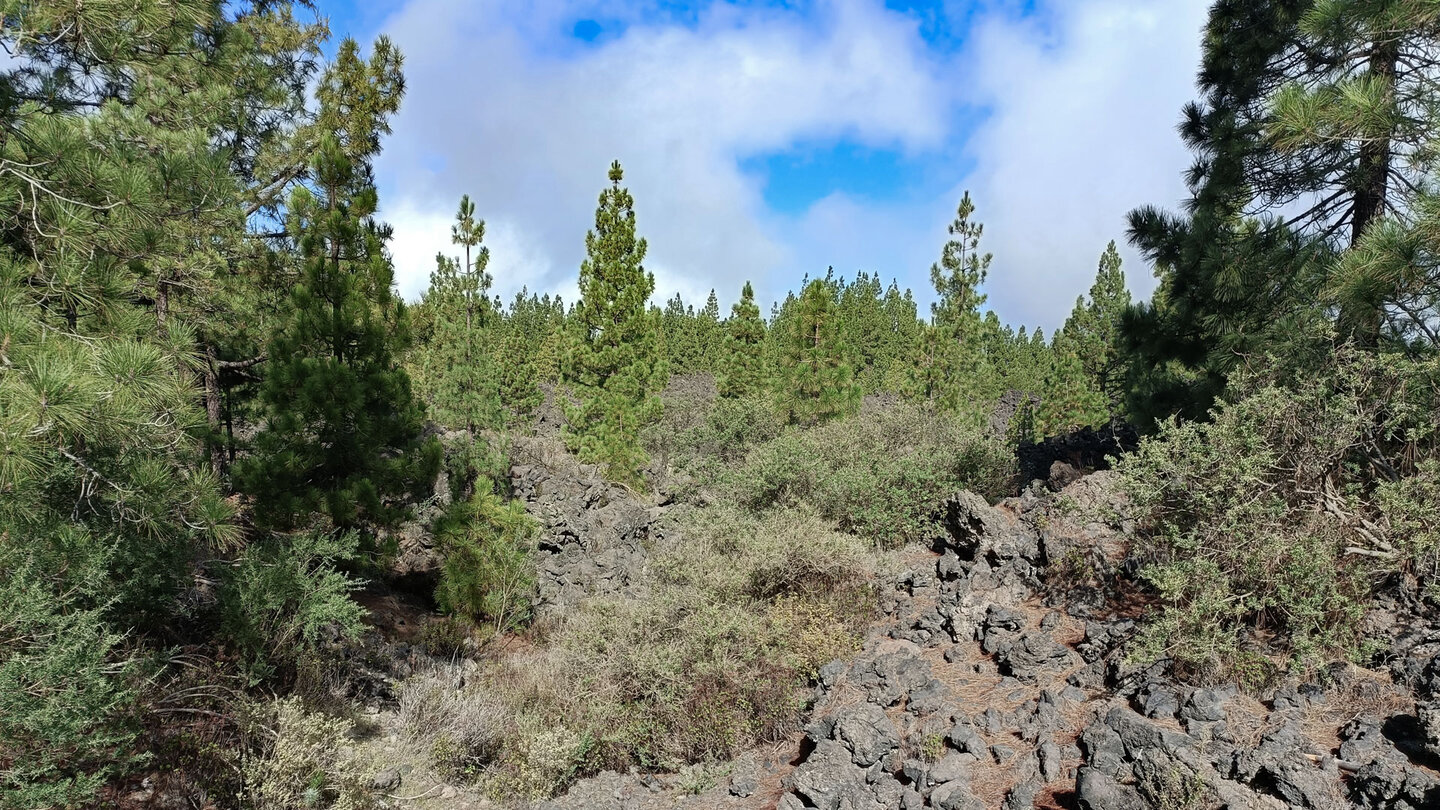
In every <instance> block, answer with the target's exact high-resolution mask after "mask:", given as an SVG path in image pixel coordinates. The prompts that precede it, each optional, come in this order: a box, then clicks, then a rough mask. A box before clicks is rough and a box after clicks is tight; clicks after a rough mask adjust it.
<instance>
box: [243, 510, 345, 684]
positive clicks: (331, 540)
mask: <svg viewBox="0 0 1440 810" xmlns="http://www.w3.org/2000/svg"><path fill="white" fill-rule="evenodd" d="M358 547H359V539H358V537H357V536H356V535H355V533H354V532H343V533H338V534H336V533H327V532H307V533H301V534H296V535H291V536H288V537H285V538H283V539H271V540H264V541H260V542H257V543H255V544H253V545H251V546H250V547H248V548H246V549H245V552H244V553H243V554H241V555H240V558H239V559H238V560H236V561H235V563H234V565H233V566H232V567H230V568H229V569H228V570H226V572H225V576H224V580H223V582H222V585H221V591H220V599H219V606H220V607H219V609H220V630H221V634H222V636H223V637H224V638H226V639H228V640H229V641H230V642H231V643H233V644H234V645H235V647H236V649H237V650H238V651H239V652H240V653H241V655H242V657H243V660H244V662H245V665H246V667H247V668H248V669H249V671H250V674H251V676H252V677H253V678H265V677H268V676H270V675H272V674H275V673H276V672H277V671H283V670H288V669H292V668H293V667H294V666H295V664H296V663H297V662H298V661H299V658H300V656H301V655H302V654H303V653H305V652H306V651H309V650H313V649H315V648H316V647H317V645H319V643H320V642H321V640H322V638H323V637H324V635H325V634H326V633H327V632H333V633H334V634H335V639H336V640H339V639H342V638H347V637H355V636H358V635H359V632H360V620H361V618H362V617H363V616H364V615H365V611H364V608H362V607H360V606H359V605H358V604H356V603H355V602H354V601H353V600H352V599H351V598H350V593H351V591H353V590H355V588H356V587H358V586H359V585H360V583H359V582H358V581H357V580H354V579H352V578H350V577H349V576H347V575H346V574H344V573H342V572H341V571H340V570H339V568H340V566H343V565H346V564H347V563H350V562H351V561H353V560H354V559H355V557H356V554H357V551H358Z"/></svg>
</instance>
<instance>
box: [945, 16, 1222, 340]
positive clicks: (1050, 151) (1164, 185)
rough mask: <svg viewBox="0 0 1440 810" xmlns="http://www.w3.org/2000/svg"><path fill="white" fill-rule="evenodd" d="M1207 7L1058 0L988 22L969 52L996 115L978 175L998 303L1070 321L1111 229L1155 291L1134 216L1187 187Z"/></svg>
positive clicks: (981, 138) (1139, 288) (1023, 318)
mask: <svg viewBox="0 0 1440 810" xmlns="http://www.w3.org/2000/svg"><path fill="white" fill-rule="evenodd" d="M1208 5H1209V3H1208V0H1184V1H1183V2H1177V0H1057V2H1056V3H1055V4H1054V8H1053V9H1050V10H1047V11H1045V12H1043V13H1042V15H1041V17H1040V18H1039V20H1038V21H1037V20H1031V21H1018V22H1017V21H1015V20H1013V19H1012V20H994V21H989V22H982V23H981V24H980V26H979V28H978V29H977V31H976V32H975V39H974V40H973V44H972V47H973V50H972V51H971V53H970V63H971V64H972V65H973V70H974V72H973V74H972V75H973V77H974V79H975V91H976V94H977V95H976V100H977V101H979V102H981V103H983V104H986V105H988V106H991V107H992V108H993V114H992V115H991V116H990V117H989V118H988V119H987V121H986V123H985V124H984V125H982V126H981V128H980V129H979V131H978V132H977V133H976V134H975V136H974V137H973V138H972V139H971V141H970V143H969V151H970V153H971V154H972V155H973V156H974V158H975V159H976V160H977V161H978V166H977V170H976V172H975V174H974V176H973V177H972V178H968V179H967V181H966V183H967V185H968V186H969V187H970V188H972V189H973V190H974V195H975V197H976V201H977V206H978V207H979V210H978V212H977V216H978V217H979V218H980V219H981V220H982V221H983V222H985V225H986V240H987V244H988V247H989V249H990V250H992V251H993V252H994V253H995V255H996V259H995V264H994V266H993V269H992V272H991V282H990V285H989V287H990V305H991V306H992V307H994V308H995V309H996V311H997V312H999V313H1000V314H1001V315H1002V316H1004V317H1005V318H1006V319H1008V320H1010V321H1012V322H1016V323H1032V324H1034V323H1040V324H1042V325H1044V326H1045V327H1046V328H1047V329H1053V328H1054V327H1056V326H1058V325H1059V324H1060V323H1062V322H1063V321H1064V319H1065V316H1066V315H1068V314H1069V311H1070V308H1071V306H1072V305H1073V304H1074V301H1075V297H1076V296H1077V295H1079V294H1081V293H1083V292H1086V291H1088V289H1089V286H1090V281H1091V280H1092V279H1093V277H1094V273H1095V267H1096V263H1097V260H1098V259H1099V257H1100V253H1101V252H1102V251H1103V250H1104V248H1105V244H1106V243H1107V242H1108V241H1109V240H1111V239H1114V240H1116V242H1117V243H1118V244H1120V245H1121V246H1122V255H1123V256H1124V257H1125V259H1126V262H1125V265H1126V278H1127V280H1128V282H1129V284H1130V288H1131V290H1132V291H1133V292H1135V293H1137V294H1139V295H1142V296H1148V295H1149V294H1150V292H1151V291H1152V290H1153V288H1154V278H1153V277H1152V276H1151V273H1150V268H1149V266H1148V265H1146V264H1145V263H1144V262H1143V260H1142V259H1141V258H1140V257H1139V256H1138V255H1137V254H1135V252H1134V251H1132V250H1130V249H1129V247H1128V245H1126V244H1125V239H1124V236H1125V233H1124V229H1125V221H1124V215H1125V213H1126V212H1127V211H1129V210H1130V209H1132V208H1136V207H1138V206H1141V205H1145V204H1149V203H1156V204H1161V205H1164V206H1166V207H1173V206H1174V205H1175V204H1177V203H1178V202H1179V201H1180V200H1181V199H1182V198H1183V196H1184V193H1185V188H1184V184H1183V183H1182V181H1181V176H1180V175H1181V172H1182V171H1183V169H1184V168H1185V167H1186V166H1187V165H1188V164H1189V161H1190V158H1189V157H1188V155H1187V153H1186V152H1185V149H1184V147H1183V145H1182V144H1181V142H1180V139H1179V136H1178V135H1177V134H1176V132H1175V124H1176V123H1177V122H1178V121H1179V117H1180V107H1181V106H1182V105H1183V104H1184V103H1185V102H1186V101H1188V100H1190V99H1191V98H1193V97H1194V77H1195V71H1196V68H1197V67H1198V65H1199V62H1200V30H1201V28H1202V26H1203V25H1204V22H1205V16H1206V9H1207V7H1208ZM1042 24H1043V26H1044V27H1043V29H1042V27H1041V25H1042ZM956 196H957V198H958V194H957V195H956Z"/></svg>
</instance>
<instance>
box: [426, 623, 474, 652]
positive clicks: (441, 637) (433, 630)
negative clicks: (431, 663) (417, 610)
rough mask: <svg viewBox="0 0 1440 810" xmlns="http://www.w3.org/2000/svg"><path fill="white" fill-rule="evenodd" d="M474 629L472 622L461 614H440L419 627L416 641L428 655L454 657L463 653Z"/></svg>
mask: <svg viewBox="0 0 1440 810" xmlns="http://www.w3.org/2000/svg"><path fill="white" fill-rule="evenodd" d="M474 630H475V626H474V624H472V623H471V622H470V620H469V619H467V618H465V617H463V616H442V617H440V618H437V619H432V620H431V621H430V622H428V623H426V625H425V626H424V627H423V628H421V630H420V637H419V639H418V641H419V644H420V646H421V647H423V648H425V651H426V652H428V653H429V654H430V655H432V656H434V657H436V658H451V659H454V658H459V657H460V656H462V655H464V654H465V652H466V650H467V648H468V647H469V643H470V640H471V638H472V637H473V636H472V633H473V632H474Z"/></svg>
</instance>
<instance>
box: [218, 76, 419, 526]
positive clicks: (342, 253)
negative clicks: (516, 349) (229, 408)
mask: <svg viewBox="0 0 1440 810" xmlns="http://www.w3.org/2000/svg"><path fill="white" fill-rule="evenodd" d="M377 58H378V54H377ZM355 92H357V93H358V92H360V88H356V89H355ZM315 174H316V185H317V193H312V192H311V191H309V190H308V189H301V190H299V191H297V192H296V194H295V196H294V197H293V198H292V200H291V203H290V206H291V212H292V213H291V215H292V218H293V226H292V227H293V228H294V230H295V231H296V232H297V233H298V234H299V235H300V251H301V255H302V256H303V258H304V277H303V279H302V281H301V283H299V284H297V285H296V286H295V288H294V290H293V291H292V293H291V296H290V305H289V313H288V317H287V319H286V321H285V324H284V325H283V326H282V328H281V329H280V330H279V331H278V332H277V333H276V335H275V337H274V339H273V340H272V341H271V344H270V357H271V360H270V362H269V363H268V364H267V369H266V377H265V382H264V385H263V387H262V389H261V397H262V400H263V402H264V406H265V416H266V421H265V427H264V429H263V430H262V431H261V432H260V434H259V436H257V437H256V440H255V453H254V456H253V457H251V458H249V459H245V460H244V462H243V463H242V464H240V465H239V466H238V467H237V469H236V474H235V477H236V481H237V483H238V484H239V485H240V487H241V488H242V489H243V490H245V491H246V492H248V493H250V494H251V495H252V497H254V498H255V500H256V506H257V508H256V519H257V522H259V523H260V524H261V525H263V526H267V527H275V528H278V529H289V528H294V527H296V526H299V525H304V524H305V523H306V522H307V521H308V520H309V518H310V516H311V515H312V514H314V513H319V514H322V515H324V516H326V517H328V518H329V520H330V521H331V522H332V523H333V525H335V526H337V527H342V528H344V527H354V526H359V525H363V524H377V525H388V524H392V523H394V522H396V521H397V520H398V519H399V518H400V516H401V515H402V514H403V510H402V509H400V508H398V507H397V506H396V505H395V504H394V503H393V499H394V498H395V496H397V495H400V494H402V493H404V492H406V491H409V490H412V489H414V488H416V487H418V486H419V484H420V482H421V481H424V480H428V479H430V478H433V477H434V472H435V467H434V465H435V463H436V461H437V459H438V451H437V449H436V448H433V447H427V446H425V445H423V444H422V442H421V437H420V428H421V421H422V409H421V407H420V405H419V403H417V402H416V401H415V400H414V399H413V398H412V396H411V392H410V379H409V376H408V375H407V374H406V373H405V371H404V370H403V369H401V368H400V367H399V365H398V364H397V362H396V360H395V357H396V353H397V352H399V351H402V350H403V348H404V346H405V341H406V340H408V332H407V328H408V327H407V317H406V312H405V306H404V304H403V302H401V301H400V300H399V299H398V298H396V296H395V294H394V291H393V290H392V285H393V282H394V270H393V269H392V267H391V266H390V260H389V258H388V256H387V255H386V253H385V239H386V238H387V237H388V234H389V231H388V229H387V228H385V227H383V226H381V225H379V224H378V223H376V222H375V221H374V219H373V218H372V217H373V215H374V213H375V206H376V194H375V187H374V186H373V185H371V184H370V181H369V180H368V179H367V177H366V174H367V172H364V171H360V170H358V169H357V167H356V166H355V165H354V164H353V163H352V162H351V161H350V160H349V159H348V158H347V157H346V156H345V154H344V153H343V151H342V150H341V148H340V144H339V142H337V141H336V140H334V139H326V140H324V141H322V143H321V145H320V150H319V153H318V154H317V155H316V158H315Z"/></svg>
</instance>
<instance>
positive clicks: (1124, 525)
mask: <svg viewBox="0 0 1440 810" xmlns="http://www.w3.org/2000/svg"><path fill="white" fill-rule="evenodd" d="M527 474H529V473H527ZM1051 483H1052V484H1053V485H1054V486H1055V488H1056V489H1058V490H1059V491H1058V492H1051V491H1049V489H1047V488H1046V487H1045V486H1043V485H1041V484H1039V483H1038V482H1037V484H1035V485H1034V486H1032V487H1031V488H1030V489H1029V490H1027V491H1026V492H1025V493H1024V494H1023V495H1021V496H1020V497H1017V498H1011V499H1009V500H1006V501H1004V502H1002V503H1000V504H998V505H997V506H994V507H992V506H990V505H988V504H986V503H985V501H984V500H982V499H981V498H979V497H978V496H975V495H972V494H970V493H963V492H962V493H959V494H957V495H956V496H955V497H954V498H952V499H950V500H949V501H948V502H947V503H946V504H945V505H944V510H945V523H946V528H947V532H946V535H945V537H944V538H943V539H941V540H940V541H939V542H937V543H936V544H935V546H934V547H932V548H912V549H909V550H908V552H907V556H906V562H907V565H906V566H905V570H904V572H903V573H902V574H900V575H899V576H897V577H896V578H895V579H894V581H892V582H889V583H886V584H885V587H884V589H883V592H882V597H881V605H880V612H881V613H882V614H883V615H884V617H885V619H884V621H882V622H880V623H878V624H877V625H875V626H874V627H873V628H872V630H871V632H870V634H869V637H868V638H867V640H866V642H865V645H864V648H863V650H862V651H861V652H860V653H859V654H857V655H855V656H854V657H853V658H851V659H849V660H844V661H835V662H833V663H831V664H830V665H828V666H826V667H824V668H823V669H822V671H821V672H820V677H819V684H818V686H817V687H816V691H815V700H814V709H813V712H812V719H811V721H810V723H809V724H808V725H807V726H806V727H805V728H804V730H803V733H797V734H796V736H795V737H794V738H793V739H789V740H782V741H779V742H777V743H776V744H775V745H774V746H772V747H770V748H768V749H764V750H760V751H756V752H753V753H751V754H749V755H747V756H745V757H742V758H740V759H738V760H736V761H735V762H732V763H729V764H727V765H722V766H717V767H715V768H712V769H709V770H708V771H701V770H697V771H696V772H688V773H683V774H671V775H649V774H638V773H633V774H602V775H600V776H598V777H595V778H593V779H588V780H585V781H583V782H581V783H579V784H578V785H576V786H575V787H574V788H572V789H571V790H570V791H569V793H567V794H566V795H565V796H562V797H560V798H558V799H555V800H553V801H551V802H549V803H547V804H545V805H543V807H544V808H546V809H547V810H579V808H613V809H614V810H622V809H623V810H649V808H656V809H657V810H658V808H668V807H693V808H701V807H719V808H736V809H737V810H742V809H743V810H748V809H750V808H780V810H800V809H801V808H811V807H814V808H821V809H822V810H839V809H841V808H843V809H844V810H872V809H873V810H880V809H881V808H906V809H907V810H911V809H914V810H918V809H919V808H938V809H941V810H960V809H961V808H964V810H970V809H971V808H974V809H975V810H980V809H981V808H1005V810H1017V809H1018V808H1032V807H1033V808H1089V809H1090V810H1132V809H1133V810H1142V809H1143V808H1152V807H1155V808H1177V809H1186V808H1195V809H1196V810H1199V808H1216V807H1226V808H1284V807H1301V808H1325V809H1328V808H1346V807H1363V808H1377V809H1378V808H1386V810H1421V808H1435V807H1440V775H1437V765H1440V758H1437V754H1440V733H1437V732H1440V711H1437V707H1440V704H1437V703H1435V702H1434V701H1433V697H1434V695H1435V689H1436V687H1437V686H1440V628H1434V627H1431V626H1428V625H1412V626H1409V627H1407V628H1406V630H1405V632H1404V634H1403V635H1402V636H1401V637H1400V638H1399V639H1398V640H1397V641H1396V643H1395V647H1394V650H1393V655H1392V657H1391V660H1390V666H1389V671H1388V672H1380V671H1368V670H1364V669H1360V668H1358V667H1355V666H1343V667H1340V666H1337V667H1335V668H1332V670H1331V671H1328V672H1325V673H1321V674H1320V677H1319V678H1317V681H1322V680H1323V681H1324V683H1323V685H1322V684H1321V683H1319V682H1315V683H1290V684H1285V685H1282V686H1279V687H1276V688H1272V689H1270V690H1268V691H1266V692H1263V693H1261V694H1258V695H1255V694H1247V693H1243V692H1241V691H1240V690H1238V689H1237V688H1235V687H1234V686H1233V685H1222V686H1219V687H1212V688H1194V687H1188V686H1182V685H1179V684H1177V683H1175V682H1173V681H1172V680H1170V679H1169V678H1167V677H1166V675H1165V673H1164V671H1163V668H1161V667H1152V668H1148V669H1147V668H1142V667H1138V666H1135V665H1132V664H1131V663H1129V662H1127V660H1126V658H1125V656H1124V654H1123V648H1124V643H1125V642H1126V640H1128V639H1129V638H1130V636H1131V635H1132V634H1133V632H1134V630H1135V617H1136V615H1137V614H1138V611H1139V609H1140V608H1141V606H1142V604H1143V602H1142V597H1141V596H1140V595H1139V593H1138V592H1137V591H1136V589H1135V587H1134V585H1133V583H1132V582H1131V579H1130V575H1131V574H1132V573H1133V569H1134V562H1133V561H1131V560H1129V559H1128V553H1129V545H1130V544H1129V542H1128V533H1129V531H1130V530H1131V527H1130V526H1129V525H1128V522H1127V520H1126V519H1125V508H1124V502H1123V500H1122V499H1120V498H1119V497H1118V496H1117V495H1116V487H1115V486H1114V479H1113V477H1112V475H1111V474H1109V473H1103V472H1102V473H1096V474H1092V475H1089V476H1083V477H1082V476H1080V475H1078V473H1076V472H1075V471H1074V470H1067V469H1064V468H1063V466H1061V467H1057V468H1056V470H1055V475H1054V476H1053V477H1052V481H1051ZM585 497H592V496H591V495H587V496H585ZM562 500H564V499H562ZM558 513H565V510H564V509H561V510H559V512H558ZM632 514H633V516H634V517H635V519H636V521H639V520H640V518H641V517H642V515H641V513H640V512H639V511H636V510H632ZM568 520H570V518H568V517H567V518H566V519H565V521H559V522H552V523H551V524H550V525H551V527H552V529H553V528H555V527H557V526H559V525H561V524H562V523H565V522H566V521H568ZM652 522H653V520H652ZM614 525H626V526H629V525H631V524H630V523H624V522H616V523H615V524H614ZM564 545H565V544H561V546H562V548H563V547H564ZM564 553H565V552H564V551H561V552H558V554H557V555H556V556H557V558H558V557H560V556H561V555H563V554H564ZM559 561H560V560H559V559H555V560H552V561H551V562H552V563H558V562H559ZM558 567H559V568H560V569H562V571H565V570H569V569H570V568H572V566H567V565H565V564H563V563H562V564H560V565H559V566H558ZM595 568H596V570H597V571H600V572H602V575H601V576H599V577H598V579H595V580H594V581H596V582H599V583H601V585H602V586H603V587H613V585H612V583H617V582H618V581H619V579H620V577H608V578H607V576H605V575H603V572H604V571H607V570H612V569H614V568H615V566H602V565H599V564H598V563H597V564H595ZM584 570H585V572H586V573H585V574H584V576H586V577H589V576H591V574H590V573H589V571H590V568H589V566H588V564H587V566H584ZM567 576H569V575H568V574H564V573H560V574H557V575H555V578H556V579H557V580H558V581H563V582H565V583H566V584H565V585H564V586H562V587H561V588H560V591H561V592H565V589H566V588H570V587H577V585H578V583H577V582H575V581H571V580H568V579H567ZM622 587H623V586H622ZM1417 695H1418V696H1419V698H1420V699H1419V701H1418V706H1417V700H1416V696H1417Z"/></svg>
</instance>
